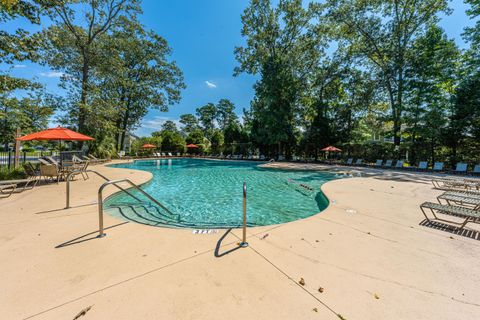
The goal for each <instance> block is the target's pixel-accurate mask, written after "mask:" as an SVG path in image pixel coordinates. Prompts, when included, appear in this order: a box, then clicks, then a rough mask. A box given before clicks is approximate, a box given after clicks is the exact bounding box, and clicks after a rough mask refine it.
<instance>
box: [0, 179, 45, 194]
mask: <svg viewBox="0 0 480 320" xmlns="http://www.w3.org/2000/svg"><path fill="white" fill-rule="evenodd" d="M37 183H38V179H37V178H36V177H34V178H28V179H17V180H2V181H0V189H1V191H0V192H1V193H2V194H3V193H4V191H5V190H7V191H6V192H9V191H8V188H5V186H10V187H11V186H12V185H15V187H14V188H13V189H14V190H10V194H11V193H20V192H22V191H25V190H30V189H33V188H35V186H36V185H37ZM19 185H22V187H20V188H19Z"/></svg>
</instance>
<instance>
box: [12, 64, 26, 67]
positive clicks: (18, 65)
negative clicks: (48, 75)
mask: <svg viewBox="0 0 480 320" xmlns="http://www.w3.org/2000/svg"><path fill="white" fill-rule="evenodd" d="M13 67H14V68H26V67H27V66H26V65H24V64H16V65H14V66H13Z"/></svg>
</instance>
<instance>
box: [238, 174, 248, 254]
mask: <svg viewBox="0 0 480 320" xmlns="http://www.w3.org/2000/svg"><path fill="white" fill-rule="evenodd" d="M242 229H243V231H242V241H241V242H240V243H239V245H240V247H242V248H246V247H248V242H247V183H246V182H243V228H242Z"/></svg>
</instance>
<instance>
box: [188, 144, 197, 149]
mask: <svg viewBox="0 0 480 320" xmlns="http://www.w3.org/2000/svg"><path fill="white" fill-rule="evenodd" d="M187 148H198V146H197V145H196V144H193V143H190V144H187Z"/></svg>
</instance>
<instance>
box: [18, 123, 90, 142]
mask: <svg viewBox="0 0 480 320" xmlns="http://www.w3.org/2000/svg"><path fill="white" fill-rule="evenodd" d="M17 140H19V141H31V140H66V141H88V140H95V139H94V138H92V137H89V136H86V135H84V134H81V133H78V132H75V131H73V130H70V129H67V128H62V127H60V126H58V127H57V128H50V129H47V130H43V131H39V132H35V133H30V134H27V135H26V136H23V137H20V138H17Z"/></svg>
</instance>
